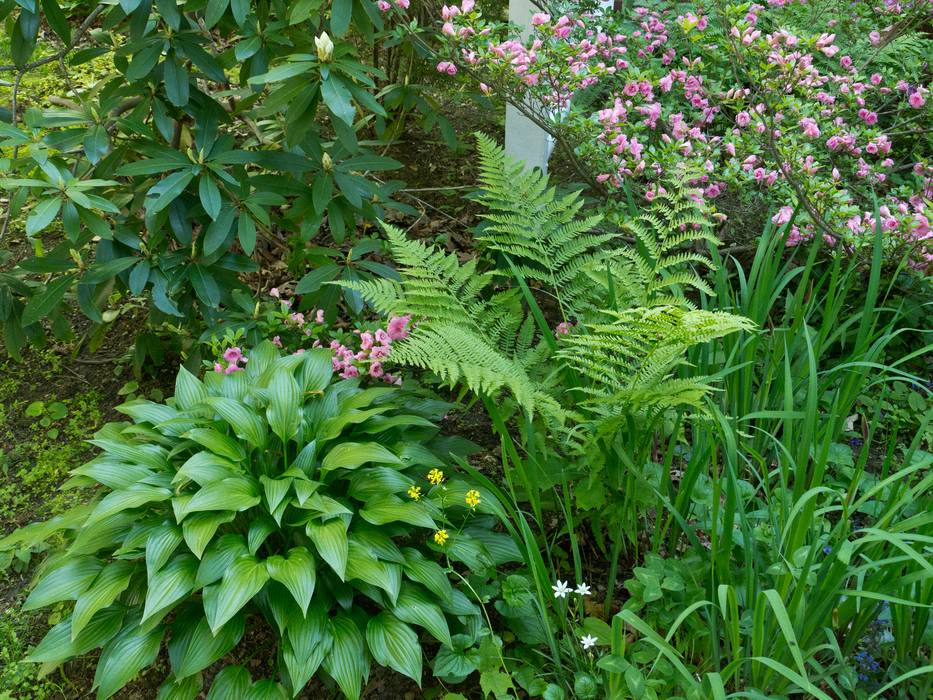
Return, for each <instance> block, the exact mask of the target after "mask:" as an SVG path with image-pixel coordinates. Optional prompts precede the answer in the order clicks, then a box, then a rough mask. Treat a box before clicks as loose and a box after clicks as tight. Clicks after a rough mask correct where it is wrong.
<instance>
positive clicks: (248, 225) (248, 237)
mask: <svg viewBox="0 0 933 700" xmlns="http://www.w3.org/2000/svg"><path fill="white" fill-rule="evenodd" d="M236 233H237V239H238V240H239V241H240V247H241V248H243V252H244V253H246V254H247V255H252V254H253V251H254V250H255V249H256V224H255V222H254V221H253V217H251V216H250V215H249V214H248V213H247V212H245V211H244V212H242V213H241V214H240V217H239V219H238V220H237V229H236Z"/></svg>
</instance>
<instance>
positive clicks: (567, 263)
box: [476, 134, 618, 319]
mask: <svg viewBox="0 0 933 700" xmlns="http://www.w3.org/2000/svg"><path fill="white" fill-rule="evenodd" d="M476 139H477V149H478V151H479V156H480V191H479V194H478V195H477V197H476V199H477V201H479V202H480V203H481V204H483V205H484V206H485V207H486V212H485V213H484V214H482V218H483V220H484V225H483V226H482V230H481V233H479V234H478V235H477V239H478V240H479V241H480V242H481V243H482V244H484V245H485V247H486V248H487V249H489V250H493V251H496V252H497V253H501V254H503V255H506V256H508V257H509V259H510V260H512V262H513V263H514V264H515V265H516V267H517V268H518V269H519V270H520V271H521V273H522V275H524V276H525V278H526V279H527V280H533V281H534V282H537V283H538V285H539V286H540V287H541V288H542V289H543V290H544V291H545V292H546V293H548V294H550V295H552V296H553V297H554V299H555V300H556V301H557V304H558V306H559V307H560V310H561V314H562V315H563V317H564V319H567V318H570V317H571V316H573V315H576V314H578V313H579V312H581V311H582V310H583V309H584V308H586V307H588V306H590V305H591V303H592V302H593V299H592V296H593V292H594V284H593V279H592V278H591V277H589V276H587V275H586V274H583V271H584V270H587V269H591V268H598V267H604V266H605V260H606V259H607V257H608V256H612V255H614V254H615V253H616V249H615V248H614V247H609V244H611V243H614V242H615V239H616V238H618V234H616V233H592V230H593V228H594V227H595V226H596V225H597V224H599V222H600V221H601V220H602V216H600V215H598V214H591V215H587V216H581V209H582V207H583V199H582V197H581V196H580V193H579V192H571V193H570V194H567V195H558V194H557V190H556V188H554V187H549V185H548V177H547V175H545V174H543V173H541V172H540V171H537V170H525V169H524V167H523V166H522V164H521V163H518V162H516V161H515V160H513V159H512V158H510V157H509V156H507V155H506V153H505V151H504V149H502V148H501V147H500V146H499V145H498V144H497V143H496V142H495V141H493V140H492V139H490V138H489V137H488V136H485V135H483V134H477V137H476Z"/></svg>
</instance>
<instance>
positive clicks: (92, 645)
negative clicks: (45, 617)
mask: <svg viewBox="0 0 933 700" xmlns="http://www.w3.org/2000/svg"><path fill="white" fill-rule="evenodd" d="M123 615H124V609H123V608H122V607H119V606H118V607H113V608H108V609H106V610H101V611H99V612H98V613H97V614H96V615H94V617H93V618H91V621H90V622H88V623H87V624H86V625H85V626H84V629H82V630H81V633H80V634H78V635H77V637H75V638H74V639H72V637H71V619H70V618H69V619H67V620H65V621H64V622H59V623H58V624H57V625H55V626H54V627H53V628H52V629H50V630H49V631H48V633H47V634H46V635H45V637H43V638H42V641H41V642H39V644H38V645H37V646H36V648H35V649H33V650H32V652H31V653H30V654H29V655H28V656H27V657H26V661H29V662H30V663H41V664H59V663H61V662H62V661H65V660H67V659H70V658H72V657H75V656H82V655H84V654H87V653H88V652H89V651H91V650H93V649H97V648H98V647H100V646H103V645H104V644H106V643H107V642H108V641H110V639H112V638H113V636H114V635H115V634H116V633H117V632H119V631H120V628H121V627H122V626H123Z"/></svg>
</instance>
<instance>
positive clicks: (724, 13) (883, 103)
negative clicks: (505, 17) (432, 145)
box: [437, 0, 933, 271]
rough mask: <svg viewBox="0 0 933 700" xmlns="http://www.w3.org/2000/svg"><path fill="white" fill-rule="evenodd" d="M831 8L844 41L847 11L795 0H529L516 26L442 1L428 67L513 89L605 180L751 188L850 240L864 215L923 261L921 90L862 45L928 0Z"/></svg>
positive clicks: (928, 254) (794, 225) (782, 212)
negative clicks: (581, 1)
mask: <svg viewBox="0 0 933 700" xmlns="http://www.w3.org/2000/svg"><path fill="white" fill-rule="evenodd" d="M847 7H848V8H849V9H848V11H849V12H850V13H851V14H852V16H851V18H848V19H851V21H852V22H854V23H856V24H857V26H858V27H860V28H861V29H864V30H865V31H862V32H858V33H857V32H854V31H852V30H851V29H850V30H849V32H848V34H847V36H846V39H847V41H848V42H849V43H848V44H844V43H843V42H842V41H841V36H837V35H836V34H835V33H834V30H833V26H834V23H836V22H838V21H845V20H846V18H840V17H839V15H838V14H835V13H833V14H831V15H829V14H827V13H824V12H817V11H816V10H813V11H811V10H810V9H809V8H808V7H806V6H804V4H803V3H799V2H778V1H774V2H770V3H769V4H768V6H765V5H761V4H756V3H740V4H725V3H723V4H716V5H712V4H710V5H704V4H698V5H696V6H695V7H694V10H693V11H692V12H686V13H683V9H682V6H675V4H673V3H670V4H666V3H660V4H653V5H652V7H651V8H647V7H636V8H634V9H633V10H632V11H631V12H625V11H607V12H604V13H599V12H598V11H592V10H579V11H567V12H563V13H560V14H558V13H557V12H554V13H545V12H540V13H536V14H535V15H534V16H533V18H532V20H531V27H530V28H524V29H523V31H520V30H519V28H517V27H514V26H510V25H508V24H505V23H502V22H498V21H494V20H493V19H491V18H489V17H486V16H484V14H483V11H482V7H481V6H480V5H474V4H473V3H472V2H471V3H466V4H464V5H461V6H452V7H446V6H445V8H444V9H443V11H442V16H441V17H440V18H439V21H440V22H442V31H441V33H440V36H441V38H442V41H443V46H444V50H443V54H444V55H443V57H442V58H443V60H441V61H440V62H439V63H438V64H437V69H438V71H440V72H442V73H445V74H449V75H455V74H457V75H464V74H465V75H469V76H471V77H472V78H475V79H476V80H478V81H479V82H480V87H481V89H482V90H483V91H484V92H486V93H495V94H501V95H503V96H504V97H505V98H506V99H508V100H509V101H511V102H512V103H513V104H518V105H519V106H520V108H521V109H522V110H523V111H525V112H526V113H528V114H529V116H531V117H532V118H533V119H534V120H535V121H537V122H538V123H539V124H541V125H543V126H545V127H546V128H547V129H548V130H549V131H551V132H552V133H553V134H554V135H555V136H556V137H557V139H558V142H559V143H562V144H563V145H565V146H567V147H568V150H569V151H570V152H571V154H572V159H573V160H574V161H575V163H576V165H577V166H578V168H580V169H581V170H582V174H583V175H585V176H586V177H587V178H588V179H589V180H590V181H591V184H592V185H594V186H599V187H601V188H603V189H604V190H606V192H607V193H608V194H609V195H618V194H620V193H621V192H622V191H627V193H628V195H630V196H631V197H632V198H633V200H634V202H636V203H637V202H639V201H644V200H651V199H652V198H653V197H655V196H656V195H657V194H658V185H657V184H656V183H658V182H659V181H661V180H671V179H674V180H677V181H682V182H684V183H685V184H688V185H691V186H698V187H700V188H701V192H700V193H699V194H698V195H697V197H698V198H699V199H702V200H704V201H705V202H706V203H709V204H712V205H713V206H716V205H717V204H718V201H717V200H720V201H721V198H722V197H723V195H724V194H726V193H731V194H732V196H733V198H734V197H736V196H738V197H744V198H748V197H749V196H751V195H752V194H757V195H759V196H760V197H762V198H763V199H764V201H765V202H766V206H769V205H770V206H771V208H772V216H773V220H774V223H775V224H781V225H785V228H787V229H788V235H787V244H788V245H796V244H799V243H801V242H803V241H806V240H809V239H812V238H813V237H814V236H820V237H822V238H823V240H824V241H825V242H826V243H827V244H828V245H829V246H832V247H835V248H836V249H837V250H840V251H843V252H845V253H849V254H851V253H853V252H856V251H858V250H859V249H862V248H867V247H869V246H870V242H871V240H872V238H873V236H874V232H875V230H876V228H877V227H879V226H880V227H881V228H882V229H883V230H884V231H885V245H886V249H887V250H888V252H889V253H890V254H891V255H892V256H901V255H902V254H904V253H907V254H909V261H910V264H911V265H912V266H913V267H914V268H917V269H920V270H925V271H929V270H930V268H931V266H933V248H931V244H933V234H931V231H930V217H931V211H930V198H931V196H933V156H931V151H933V149H931V139H930V136H929V133H928V125H929V124H930V121H931V117H933V97H931V94H930V86H929V84H928V83H924V82H922V76H921V75H920V73H917V74H910V75H906V74H904V71H902V70H900V71H899V70H896V69H892V68H891V67H890V65H889V64H888V63H882V62H881V61H879V60H878V59H879V57H880V56H882V55H883V50H884V47H885V46H886V45H887V44H890V43H891V42H894V41H895V40H897V39H898V38H899V37H902V36H904V35H905V33H908V32H911V31H913V30H914V29H915V28H916V27H918V26H920V25H921V24H922V23H923V22H925V21H928V20H929V17H930V15H931V12H933V3H930V2H929V0H916V1H914V2H903V3H894V2H887V3H884V4H882V5H881V6H879V7H876V6H875V5H874V4H869V3H853V4H852V5H851V6H847ZM678 8H679V9H678ZM808 13H810V14H808ZM811 15H812V17H811ZM869 22H870V23H871V24H870V25H869ZM876 197H877V208H876V205H875V198H876ZM612 199H614V200H615V201H618V202H623V201H625V200H626V198H625V197H621V196H614V197H612ZM719 209H720V212H719V214H718V216H719V218H720V219H723V218H725V216H726V215H727V212H728V208H727V207H724V206H720V207H719Z"/></svg>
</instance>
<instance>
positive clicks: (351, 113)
mask: <svg viewBox="0 0 933 700" xmlns="http://www.w3.org/2000/svg"><path fill="white" fill-rule="evenodd" d="M341 1H345V2H350V1H351V0H337V2H341ZM321 97H323V98H324V104H326V105H327V108H328V109H329V110H330V111H331V114H333V115H334V116H335V117H337V119H339V120H340V121H342V122H344V123H346V125H347V126H351V127H352V126H353V118H354V117H355V116H356V107H354V106H353V98H352V97H351V95H350V91H349V90H347V87H346V85H344V84H343V81H342V80H341V79H340V78H338V77H337V76H336V75H334V74H333V73H331V74H330V75H329V76H328V78H327V80H323V81H321Z"/></svg>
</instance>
